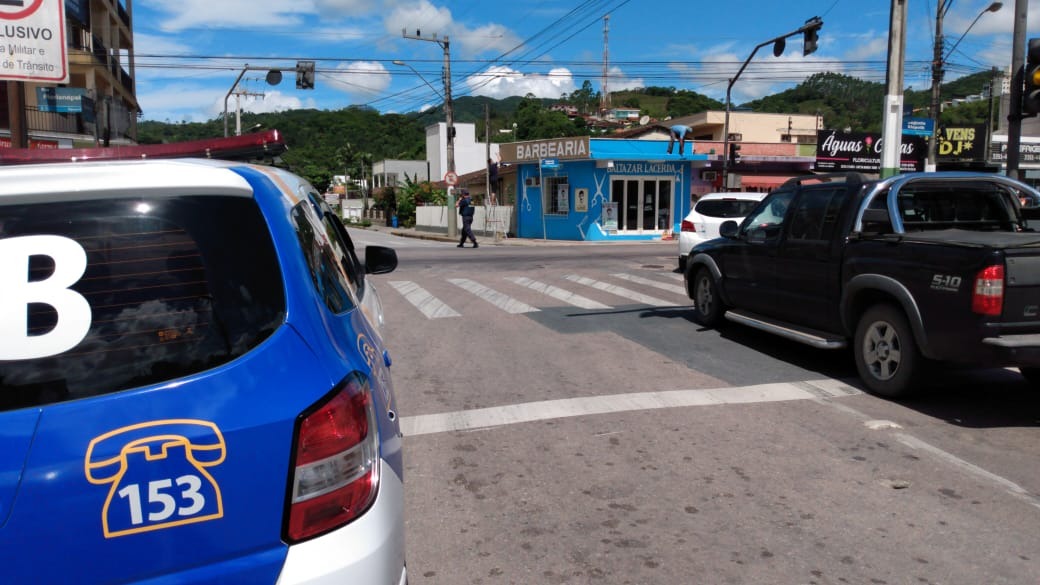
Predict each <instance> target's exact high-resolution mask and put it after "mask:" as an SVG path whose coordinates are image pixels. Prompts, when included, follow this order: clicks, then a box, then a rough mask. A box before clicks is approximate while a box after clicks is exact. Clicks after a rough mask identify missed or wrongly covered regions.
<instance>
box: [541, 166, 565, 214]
mask: <svg viewBox="0 0 1040 585" xmlns="http://www.w3.org/2000/svg"><path fill="white" fill-rule="evenodd" d="M570 192H571V188H570V185H569V184H568V183H567V176H566V175H564V176H560V177H545V183H544V185H543V189H542V202H543V204H544V205H543V207H542V209H545V213H546V215H567V212H568V211H570Z"/></svg>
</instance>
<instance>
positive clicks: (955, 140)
mask: <svg viewBox="0 0 1040 585" xmlns="http://www.w3.org/2000/svg"><path fill="white" fill-rule="evenodd" d="M985 154H986V125H985V124H977V125H972V126H957V127H950V128H941V129H940V130H939V144H938V147H937V148H936V156H938V157H939V159H940V160H953V161H958V160H959V161H979V160H983V158H984V156H985Z"/></svg>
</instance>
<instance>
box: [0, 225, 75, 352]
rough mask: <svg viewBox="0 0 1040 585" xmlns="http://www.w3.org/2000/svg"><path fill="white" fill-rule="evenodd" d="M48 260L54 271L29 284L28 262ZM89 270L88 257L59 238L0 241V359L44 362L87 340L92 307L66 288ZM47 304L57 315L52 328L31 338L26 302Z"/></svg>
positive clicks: (20, 238)
mask: <svg viewBox="0 0 1040 585" xmlns="http://www.w3.org/2000/svg"><path fill="white" fill-rule="evenodd" d="M32 256H49V257H51V258H52V259H53V260H54V273H53V274H51V275H50V277H48V278H46V279H45V280H38V281H33V282H30V280H29V258H30V257H32ZM86 270H87V253H86V251H84V250H83V247H82V246H80V245H79V244H78V243H77V242H76V241H75V240H71V239H69V238H65V237H62V236H22V237H15V238H6V239H2V240H0V360H25V359H35V358H42V357H47V356H51V355H56V354H59V353H62V352H64V351H68V350H70V349H72V348H73V347H76V345H78V344H79V342H80V341H83V338H84V337H86V336H87V331H88V330H89V329H90V319H91V313H90V304H89V303H87V299H85V298H83V295H81V294H79V293H78V292H76V291H74V290H72V289H70V288H69V287H70V286H72V285H73V284H75V283H76V281H78V280H79V279H80V277H82V276H83V273H84V272H86ZM30 303H41V304H45V305H50V306H51V307H53V308H54V310H55V311H56V312H57V313H58V321H57V324H56V325H55V326H54V328H53V329H51V330H50V331H48V332H46V333H43V334H41V335H29V304H30Z"/></svg>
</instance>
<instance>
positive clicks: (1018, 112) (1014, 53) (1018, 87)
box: [1007, 0, 1029, 179]
mask: <svg viewBox="0 0 1040 585" xmlns="http://www.w3.org/2000/svg"><path fill="white" fill-rule="evenodd" d="M1028 9H1029V1H1028V0H1015V29H1014V34H1013V40H1012V41H1011V104H1010V105H1009V106H1008V109H1009V110H1010V111H1009V112H1008V133H1007V176H1009V177H1011V178H1012V179H1017V178H1019V176H1018V161H1019V159H1020V158H1021V157H1020V153H1019V148H1020V147H1021V145H1022V91H1023V90H1024V88H1025V74H1024V72H1023V69H1025V44H1026V17H1027V16H1028V13H1029V10H1028Z"/></svg>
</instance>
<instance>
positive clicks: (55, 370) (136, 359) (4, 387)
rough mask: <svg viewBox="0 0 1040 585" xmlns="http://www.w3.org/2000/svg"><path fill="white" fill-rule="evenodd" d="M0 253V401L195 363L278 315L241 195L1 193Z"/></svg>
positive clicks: (161, 378)
mask: <svg viewBox="0 0 1040 585" xmlns="http://www.w3.org/2000/svg"><path fill="white" fill-rule="evenodd" d="M0 258H2V259H0V273H2V274H0V278H2V279H3V282H4V286H3V289H0V305H2V311H0V325H2V326H0V410H12V409H17V408H24V407H30V406H39V405H44V404H48V403H54V402H61V401H65V400H74V399H78V398H84V397H88V396H95V395H100V394H107V393H111V392H117V391H120V390H126V389H129V388H136V387H141V386H146V385H150V384H155V383H161V382H165V381H169V380H174V379H177V378H182V377H184V376H188V375H191V374H194V373H198V372H201V371H204V370H207V369H209V368H212V367H215V366H218V365H220V364H223V363H226V362H228V361H231V360H233V359H234V358H236V357H238V356H241V355H242V354H244V353H246V352H248V351H249V350H250V349H251V348H253V347H255V346H256V345H257V344H259V343H260V342H262V341H263V340H264V339H265V338H267V337H268V336H270V335H271V333H273V332H274V330H275V329H277V328H278V326H279V325H280V324H281V323H282V321H283V320H284V317H285V291H284V290H283V288H282V279H281V275H280V270H279V266H278V261H277V257H276V255H275V251H274V245H273V242H272V241H271V239H270V234H269V231H268V229H267V225H266V223H265V221H264V218H263V216H262V215H261V212H260V210H259V209H258V207H257V205H256V202H255V201H254V200H252V199H249V198H243V197H217V196H212V197H207V196H195V197H179V198H160V199H111V200H91V201H80V202H61V203H45V204H29V205H9V206H0ZM84 263H85V266H84Z"/></svg>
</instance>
